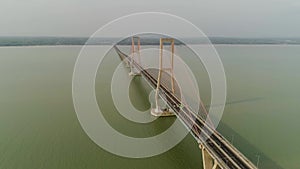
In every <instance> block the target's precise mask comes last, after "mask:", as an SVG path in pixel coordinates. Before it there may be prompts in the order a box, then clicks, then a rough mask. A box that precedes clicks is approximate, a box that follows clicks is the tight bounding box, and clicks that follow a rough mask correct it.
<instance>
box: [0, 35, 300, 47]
mask: <svg viewBox="0 0 300 169" xmlns="http://www.w3.org/2000/svg"><path fill="white" fill-rule="evenodd" d="M117 39H118V38H93V39H90V41H89V45H112V44H113V43H114V42H115V41H116V40H117ZM209 39H210V41H211V43H212V44H241V45H251V44H258V45H264V44H265V45H272V44H290V45H297V44H300V38H230V37H209ZM87 40H88V38H85V37H0V46H57V45H85V43H86V42H87ZM183 41H184V42H185V43H187V44H207V41H206V40H205V39H203V38H184V39H183ZM175 43H176V44H179V45H182V44H183V43H182V42H180V41H175ZM118 44H119V45H130V44H131V40H130V39H125V40H122V41H121V42H119V43H118ZM141 44H142V45H158V44H159V37H156V36H146V37H143V38H141Z"/></svg>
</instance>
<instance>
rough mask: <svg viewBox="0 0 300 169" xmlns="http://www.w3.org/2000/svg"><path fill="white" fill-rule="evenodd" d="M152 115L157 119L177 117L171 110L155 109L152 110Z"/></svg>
mask: <svg viewBox="0 0 300 169" xmlns="http://www.w3.org/2000/svg"><path fill="white" fill-rule="evenodd" d="M151 115H152V116H156V117H166V116H175V114H174V112H173V111H172V110H171V109H169V108H166V109H160V108H153V109H152V110H151Z"/></svg>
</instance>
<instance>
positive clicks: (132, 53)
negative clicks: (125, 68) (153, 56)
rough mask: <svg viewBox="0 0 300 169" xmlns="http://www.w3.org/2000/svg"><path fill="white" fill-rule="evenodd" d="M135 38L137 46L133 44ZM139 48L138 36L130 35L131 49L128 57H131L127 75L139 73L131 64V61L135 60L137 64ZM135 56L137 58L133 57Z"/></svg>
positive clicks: (139, 56)
mask: <svg viewBox="0 0 300 169" xmlns="http://www.w3.org/2000/svg"><path fill="white" fill-rule="evenodd" d="M135 40H137V47H136V45H135ZM140 49H141V40H140V37H138V36H133V37H131V51H130V57H131V61H130V63H129V64H130V65H129V67H130V72H129V75H130V76H136V75H140V72H135V70H134V67H133V65H132V63H133V62H137V63H138V64H140V62H141V54H140ZM135 56H137V57H138V58H137V60H136V59H135Z"/></svg>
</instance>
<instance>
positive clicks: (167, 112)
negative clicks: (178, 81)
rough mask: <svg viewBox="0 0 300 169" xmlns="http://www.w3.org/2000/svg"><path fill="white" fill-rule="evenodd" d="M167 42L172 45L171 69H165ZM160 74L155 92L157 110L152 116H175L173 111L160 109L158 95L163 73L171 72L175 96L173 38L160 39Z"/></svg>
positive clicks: (172, 88)
mask: <svg viewBox="0 0 300 169" xmlns="http://www.w3.org/2000/svg"><path fill="white" fill-rule="evenodd" d="M165 42H169V43H170V44H171V67H170V68H163V46H164V43H165ZM159 51H160V52H159V72H158V78H157V86H156V92H155V106H156V107H155V108H154V109H152V110H151V114H152V115H153V116H174V115H175V114H174V112H172V111H171V109H169V108H166V109H164V110H162V109H161V108H160V107H159V103H158V98H159V97H158V94H159V88H160V83H161V76H162V71H163V70H164V71H170V75H171V91H172V93H173V94H175V89H174V39H173V38H160V50H159Z"/></svg>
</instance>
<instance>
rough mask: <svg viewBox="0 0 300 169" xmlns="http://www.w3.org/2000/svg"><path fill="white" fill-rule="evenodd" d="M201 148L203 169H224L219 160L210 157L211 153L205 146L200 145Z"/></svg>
mask: <svg viewBox="0 0 300 169" xmlns="http://www.w3.org/2000/svg"><path fill="white" fill-rule="evenodd" d="M199 148H200V149H201V151H202V163H203V169H222V167H221V166H220V165H219V164H218V162H217V160H216V159H215V158H214V157H213V156H211V155H210V153H209V152H208V151H207V150H206V148H205V147H204V146H203V145H201V144H200V145H199Z"/></svg>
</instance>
